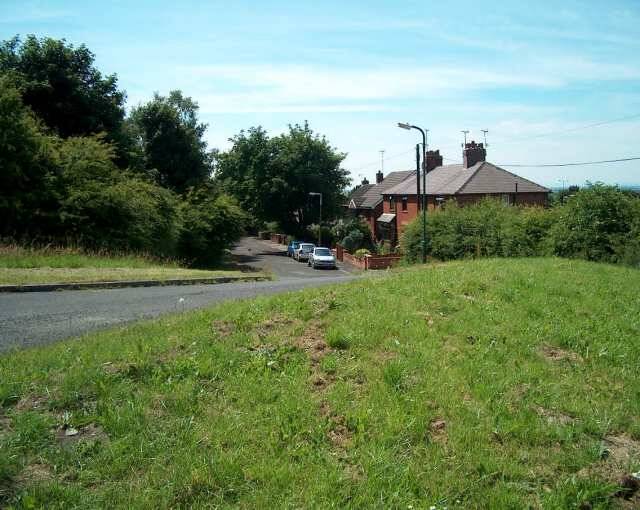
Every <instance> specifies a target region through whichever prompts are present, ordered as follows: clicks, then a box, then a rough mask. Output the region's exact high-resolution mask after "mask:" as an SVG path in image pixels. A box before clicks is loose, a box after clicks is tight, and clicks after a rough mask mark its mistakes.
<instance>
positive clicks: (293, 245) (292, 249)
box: [287, 241, 300, 257]
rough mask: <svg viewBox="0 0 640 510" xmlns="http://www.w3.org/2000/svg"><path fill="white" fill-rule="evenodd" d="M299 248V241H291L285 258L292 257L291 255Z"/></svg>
mask: <svg viewBox="0 0 640 510" xmlns="http://www.w3.org/2000/svg"><path fill="white" fill-rule="evenodd" d="M299 246H300V241H291V242H290V243H289V246H287V257H293V254H294V253H295V251H296V250H297V249H298V247H299Z"/></svg>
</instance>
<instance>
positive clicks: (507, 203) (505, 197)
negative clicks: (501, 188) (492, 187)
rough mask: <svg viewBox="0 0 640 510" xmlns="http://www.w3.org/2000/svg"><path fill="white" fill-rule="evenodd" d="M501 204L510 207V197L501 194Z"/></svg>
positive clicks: (506, 194)
mask: <svg viewBox="0 0 640 510" xmlns="http://www.w3.org/2000/svg"><path fill="white" fill-rule="evenodd" d="M502 203H503V204H504V205H511V195H509V194H508V193H503V194H502Z"/></svg>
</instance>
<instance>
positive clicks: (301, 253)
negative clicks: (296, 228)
mask: <svg viewBox="0 0 640 510" xmlns="http://www.w3.org/2000/svg"><path fill="white" fill-rule="evenodd" d="M315 247H316V245H315V244H312V243H300V246H298V249H297V250H296V251H294V252H293V257H294V258H295V259H296V260H297V261H298V262H302V261H303V260H309V254H310V253H311V252H312V251H313V249H314V248H315Z"/></svg>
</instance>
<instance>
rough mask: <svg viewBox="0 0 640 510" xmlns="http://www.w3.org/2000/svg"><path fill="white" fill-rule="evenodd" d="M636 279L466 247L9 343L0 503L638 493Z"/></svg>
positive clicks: (550, 500)
mask: <svg viewBox="0 0 640 510" xmlns="http://www.w3.org/2000/svg"><path fill="white" fill-rule="evenodd" d="M638 284H640V273H639V272H638V271H636V270H632V269H628V268H620V267H612V266H607V265H597V264H591V263H586V262H577V261H563V260H550V259H532V260H517V259H511V260H481V261H473V262H455V263H449V264H443V265H437V266H432V267H428V268H426V269H425V268H423V269H409V270H401V271H399V272H398V273H397V274H396V275H393V276H391V277H389V278H371V279H366V280H360V281H357V282H353V283H350V284H347V285H342V286H336V287H333V288H326V287H325V288H322V289H316V290H305V291H304V292H300V293H294V294H289V295H281V296H276V297H270V298H259V299H255V300H250V301H243V302H236V303H227V304H224V305H222V306H219V307H216V308H214V309H211V310H205V311H198V312H190V313H187V314H184V315H174V316H169V317H165V318H163V319H161V320H156V321H153V322H147V323H141V324H137V325H132V326H129V327H126V328H121V329H117V330H112V331H105V332H100V333H98V334H94V335H90V336H87V337H85V338H83V339H82V341H75V340H72V341H67V342H62V343H59V344H56V345H53V346H50V347H46V348H37V349H32V350H28V351H23V352H17V353H14V354H10V355H6V356H3V357H1V358H0V402H1V403H2V407H1V408H0V506H1V505H2V503H4V504H7V505H15V506H26V507H28V506H40V505H43V506H48V507H54V506H59V507H85V506H92V507H114V506H117V507H136V508H137V507H145V508H147V507H175V508H188V507H194V506H195V507H204V506H218V507H229V508H231V507H234V508H235V507H242V508H262V507H268V506H271V507H277V508H282V507H286V508H289V507H295V508H309V507H339V508H343V507H352V508H363V507H381V508H429V507H430V506H432V505H433V506H436V507H437V508H439V509H441V508H443V507H444V506H446V507H448V508H527V507H543V508H617V507H620V508H633V507H634V505H638V503H639V500H638V499H637V494H636V495H632V494H631V493H627V495H628V496H629V498H630V499H625V498H624V497H621V494H619V493H618V491H619V487H618V485H619V483H620V482H621V481H623V479H624V476H625V475H629V474H630V473H632V472H635V471H638V470H639V469H640V457H639V455H640V381H639V380H638V366H639V363H640V343H638V337H639V334H640V298H639V297H638V293H637V288H638ZM581 505H582V506H581Z"/></svg>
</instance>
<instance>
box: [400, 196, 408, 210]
mask: <svg viewBox="0 0 640 510" xmlns="http://www.w3.org/2000/svg"><path fill="white" fill-rule="evenodd" d="M408 205H409V204H408V201H407V197H402V212H407V209H408Z"/></svg>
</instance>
